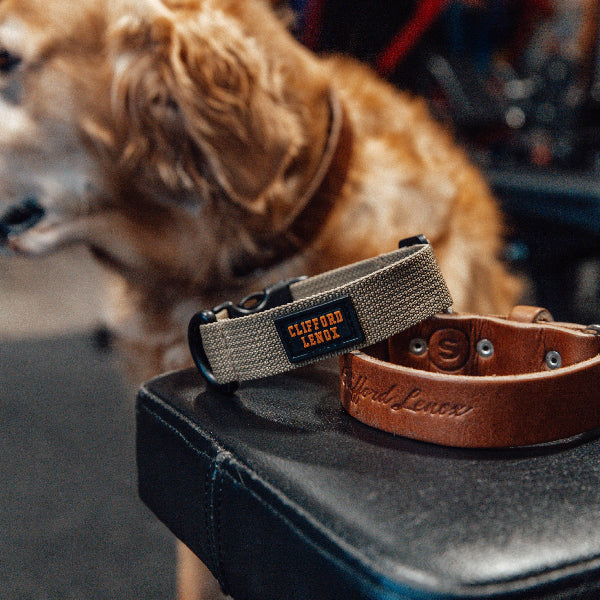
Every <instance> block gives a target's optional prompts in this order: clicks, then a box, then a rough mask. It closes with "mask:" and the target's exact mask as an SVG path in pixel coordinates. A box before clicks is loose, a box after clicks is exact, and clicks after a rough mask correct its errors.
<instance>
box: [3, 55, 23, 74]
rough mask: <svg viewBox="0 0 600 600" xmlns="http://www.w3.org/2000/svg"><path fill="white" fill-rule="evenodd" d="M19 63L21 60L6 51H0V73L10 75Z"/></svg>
mask: <svg viewBox="0 0 600 600" xmlns="http://www.w3.org/2000/svg"><path fill="white" fill-rule="evenodd" d="M20 63H21V59H20V58H19V57H18V56H15V55H14V54H11V53H10V52H9V51H8V50H0V73H3V74H6V73H10V72H11V71H12V70H13V69H15V68H16V67H17V66H19V64H20Z"/></svg>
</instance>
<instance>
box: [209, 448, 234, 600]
mask: <svg viewBox="0 0 600 600" xmlns="http://www.w3.org/2000/svg"><path fill="white" fill-rule="evenodd" d="M225 454H226V455H225ZM230 460H231V454H230V453H229V452H227V453H223V457H222V460H220V461H219V465H221V464H225V463H226V462H228V461H230ZM216 466H217V465H215V467H216ZM218 475H219V478H218V488H217V496H216V499H215V503H214V509H213V521H214V523H215V558H216V560H217V561H218V563H219V564H218V569H219V575H220V577H219V582H220V583H221V587H222V589H223V592H224V593H226V594H227V593H228V591H227V590H228V589H229V587H228V584H227V579H226V578H225V570H224V568H223V565H224V557H225V552H224V550H223V547H222V545H221V544H220V543H219V541H220V540H221V539H223V538H222V536H221V531H222V528H221V522H222V519H221V506H222V500H223V479H224V478H223V472H222V471H221V473H219V474H218Z"/></svg>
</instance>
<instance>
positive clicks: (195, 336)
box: [188, 310, 239, 396]
mask: <svg viewBox="0 0 600 600" xmlns="http://www.w3.org/2000/svg"><path fill="white" fill-rule="evenodd" d="M216 321H217V317H216V316H215V313H214V312H213V311H212V310H203V311H201V312H199V313H196V314H195V315H194V316H193V317H192V319H191V321H190V324H189V326H188V342H189V345H190V352H191V353H192V358H193V359H194V362H195V363H196V366H197V367H198V370H199V371H200V373H202V375H203V377H204V379H206V383H207V384H208V386H209V387H210V388H211V389H213V390H215V391H216V392H219V393H220V394H226V395H228V396H231V395H232V394H234V393H235V391H236V390H237V389H238V386H239V384H238V382H237V381H232V382H230V383H219V382H218V381H217V380H216V379H215V375H214V373H213V372H212V369H211V368H210V364H209V362H208V357H207V356H206V352H205V351H204V346H203V345H202V336H201V335H200V325H206V324H207V323H216Z"/></svg>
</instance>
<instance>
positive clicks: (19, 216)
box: [0, 198, 46, 243]
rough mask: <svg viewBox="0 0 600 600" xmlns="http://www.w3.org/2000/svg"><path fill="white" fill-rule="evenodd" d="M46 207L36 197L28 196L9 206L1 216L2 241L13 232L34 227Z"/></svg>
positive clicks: (0, 237) (0, 231)
mask: <svg viewBox="0 0 600 600" xmlns="http://www.w3.org/2000/svg"><path fill="white" fill-rule="evenodd" d="M45 212H46V211H45V209H44V207H43V206H41V205H40V204H39V202H38V201H37V200H35V198H27V199H25V200H23V201H22V202H21V203H19V204H17V205H16V206H13V207H12V208H9V209H8V211H6V213H4V215H3V216H2V217H1V218H0V243H2V242H5V241H6V240H7V239H8V236H9V235H11V234H13V235H14V234H19V233H22V232H23V231H26V230H27V229H30V228H31V227H33V226H34V225H35V224H36V223H38V222H39V221H40V220H41V219H42V218H43V217H44V214H45Z"/></svg>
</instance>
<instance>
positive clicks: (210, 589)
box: [177, 541, 227, 600]
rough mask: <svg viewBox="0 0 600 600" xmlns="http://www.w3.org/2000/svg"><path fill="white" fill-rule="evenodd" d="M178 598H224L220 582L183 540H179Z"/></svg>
mask: <svg viewBox="0 0 600 600" xmlns="http://www.w3.org/2000/svg"><path fill="white" fill-rule="evenodd" d="M177 598H178V600H223V599H225V598H227V596H225V595H224V594H223V592H222V591H221V586H220V585H219V582H218V581H217V580H216V579H215V578H214V576H213V575H212V573H211V572H210V571H209V570H208V569H207V568H206V566H205V565H204V563H203V562H201V561H200V559H199V558H198V557H197V556H196V555H195V554H194V553H193V552H192V551H191V550H190V549H189V548H188V547H187V546H186V545H185V544H183V543H182V542H179V541H178V542H177Z"/></svg>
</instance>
